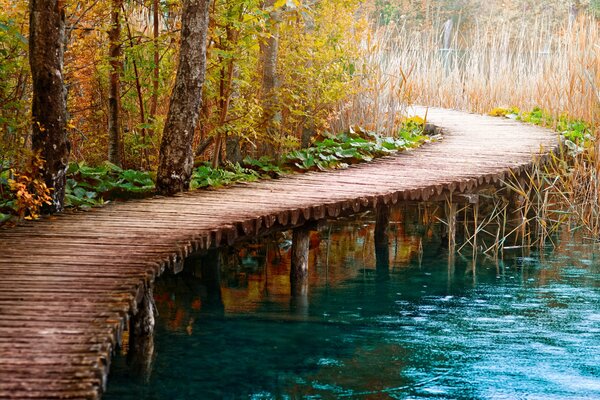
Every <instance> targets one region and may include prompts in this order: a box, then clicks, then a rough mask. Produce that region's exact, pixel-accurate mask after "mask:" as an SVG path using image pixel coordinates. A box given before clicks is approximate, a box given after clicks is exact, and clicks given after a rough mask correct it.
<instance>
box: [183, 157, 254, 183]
mask: <svg viewBox="0 0 600 400" xmlns="http://www.w3.org/2000/svg"><path fill="white" fill-rule="evenodd" d="M259 178H260V174H259V173H258V172H256V171H253V170H251V169H248V168H244V167H242V166H240V165H239V164H237V163H236V164H229V165H228V167H227V169H223V168H212V167H211V166H210V165H209V164H208V163H207V164H204V165H202V166H200V167H198V168H196V170H195V171H194V173H193V174H192V182H191V185H190V186H191V188H192V189H197V188H205V187H220V186H225V185H231V184H232V183H236V182H251V181H256V180H258V179H259Z"/></svg>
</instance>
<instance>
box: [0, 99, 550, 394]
mask: <svg viewBox="0 0 600 400" xmlns="http://www.w3.org/2000/svg"><path fill="white" fill-rule="evenodd" d="M416 111H417V113H419V114H420V115H423V114H424V110H423V109H417V110H416ZM428 121H429V122H430V123H432V124H435V125H436V126H438V127H441V128H443V130H444V139H443V140H442V141H440V142H438V143H433V144H430V145H426V146H424V147H422V148H420V149H418V150H415V151H412V152H407V153H402V154H399V155H397V156H393V157H386V158H383V159H379V160H377V161H375V162H373V163H369V164H361V165H357V166H353V167H351V168H349V169H347V170H342V171H332V172H326V173H309V174H304V175H297V176H291V177H288V178H284V179H277V180H271V181H263V182H258V183H249V184H239V185H236V186H233V187H230V188H226V189H221V190H216V191H199V192H193V193H187V194H184V195H182V196H178V197H174V198H154V199H148V200H143V201H135V202H127V203H115V204H111V205H108V206H106V207H104V208H101V209H95V210H92V211H89V212H76V213H66V214H63V215H58V216H53V217H47V218H44V219H43V220H41V221H37V222H33V223H25V224H23V225H22V226H19V227H17V228H13V229H7V230H0V398H2V399H4V398H11V399H16V398H43V399H50V398H97V397H99V396H100V394H101V392H102V388H103V385H104V384H105V381H106V375H107V373H108V369H109V364H110V358H111V352H112V351H113V349H114V348H115V345H116V343H117V342H118V341H119V340H120V335H121V333H122V331H123V328H124V324H125V322H124V321H125V320H126V318H127V315H129V314H130V313H132V312H135V310H136V307H137V304H138V301H139V300H140V299H141V298H142V297H143V291H144V284H145V282H146V283H149V282H151V281H152V280H153V279H154V278H155V277H156V276H157V275H159V274H160V273H162V272H163V271H164V269H165V268H170V267H171V268H178V265H180V264H179V262H180V261H181V259H182V258H183V257H185V256H186V255H187V254H189V253H190V252H192V251H193V250H198V249H203V248H207V247H209V246H215V245H221V244H227V243H232V242H233V241H235V240H236V239H237V238H238V237H242V236H247V235H255V234H257V233H261V232H264V231H266V230H268V229H274V228H281V227H291V226H295V225H299V224H302V223H303V222H305V221H307V220H318V219H322V218H325V217H336V216H338V215H341V214H350V213H353V212H358V211H361V210H365V209H371V208H374V207H376V205H377V204H380V203H385V204H389V203H395V202H397V201H399V200H400V201H401V200H406V199H408V200H428V199H431V198H433V197H435V196H443V195H445V194H448V193H451V192H468V191H472V190H474V189H476V188H477V187H478V186H480V185H483V184H486V183H490V182H497V181H498V180H500V179H502V178H503V177H504V176H506V174H508V173H509V171H510V170H513V171H517V172H518V171H522V170H523V169H525V168H527V167H528V166H529V165H530V164H531V162H532V156H533V155H534V153H539V152H540V151H542V152H543V153H547V152H549V151H552V150H554V149H555V148H556V146H557V145H558V138H557V135H556V134H555V133H552V132H550V131H549V130H546V129H542V128H538V127H535V126H530V125H524V124H521V123H517V122H514V121H510V120H507V119H500V118H491V117H485V116H479V115H474V114H467V113H462V112H457V111H450V110H443V109H430V110H429V111H428Z"/></svg>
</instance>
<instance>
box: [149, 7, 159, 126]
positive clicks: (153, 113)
mask: <svg viewBox="0 0 600 400" xmlns="http://www.w3.org/2000/svg"><path fill="white" fill-rule="evenodd" d="M159 8H160V2H159V0H154V3H153V6H152V12H153V19H154V21H153V22H154V31H153V33H154V39H153V40H154V69H153V71H152V98H151V99H150V121H154V118H155V117H156V109H157V108H158V84H159V83H160V81H159V80H160V54H159V52H158V36H159V33H160V32H159V26H158V19H159Z"/></svg>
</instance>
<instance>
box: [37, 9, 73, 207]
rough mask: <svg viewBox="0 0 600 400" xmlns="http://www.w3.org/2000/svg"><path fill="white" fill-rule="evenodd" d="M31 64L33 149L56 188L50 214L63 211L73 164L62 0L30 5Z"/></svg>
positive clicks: (47, 183) (44, 175) (49, 180)
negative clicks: (66, 185)
mask: <svg viewBox="0 0 600 400" xmlns="http://www.w3.org/2000/svg"><path fill="white" fill-rule="evenodd" d="M29 12H30V14H29V27H30V28H29V64H30V66H31V76H32V80H33V97H32V102H31V103H32V104H31V116H32V121H33V126H32V149H33V151H34V152H37V153H39V154H40V155H41V156H42V157H43V159H44V160H45V165H44V169H43V170H42V177H43V179H44V181H45V182H46V186H48V188H51V189H52V205H51V206H50V207H49V211H50V212H58V211H61V210H62V209H63V206H64V197H65V184H66V171H67V167H68V163H69V147H70V146H69V142H68V140H67V131H66V126H67V102H66V92H65V87H64V85H63V59H64V43H65V41H64V38H65V10H64V2H63V1H61V0H31V1H30V3H29Z"/></svg>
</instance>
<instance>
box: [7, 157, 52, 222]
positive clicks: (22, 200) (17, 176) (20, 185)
mask: <svg viewBox="0 0 600 400" xmlns="http://www.w3.org/2000/svg"><path fill="white" fill-rule="evenodd" d="M43 164H44V161H43V159H42V158H41V157H40V156H39V155H35V156H33V157H32V162H31V170H28V171H24V172H17V171H14V170H11V175H12V176H13V177H12V179H8V188H9V190H10V191H11V192H12V197H13V198H14V200H15V202H14V205H13V210H14V211H15V214H16V215H17V216H18V217H19V218H23V219H27V220H30V219H36V218H38V217H39V213H40V210H41V208H42V206H43V205H44V204H48V205H50V204H52V197H50V189H49V188H48V187H47V186H46V183H45V182H44V181H43V180H42V179H41V178H40V177H39V171H40V170H41V169H43Z"/></svg>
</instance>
